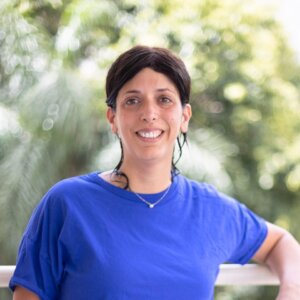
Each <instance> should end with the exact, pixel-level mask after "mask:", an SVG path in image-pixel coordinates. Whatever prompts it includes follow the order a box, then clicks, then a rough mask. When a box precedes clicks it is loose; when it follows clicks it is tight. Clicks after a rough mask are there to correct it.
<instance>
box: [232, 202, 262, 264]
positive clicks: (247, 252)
mask: <svg viewBox="0 0 300 300" xmlns="http://www.w3.org/2000/svg"><path fill="white" fill-rule="evenodd" d="M230 201H231V202H232V212H231V213H232V216H231V218H232V219H231V222H230V226H229V227H230V231H229V232H228V233H229V235H230V237H229V240H230V242H231V245H230V250H231V251H230V255H229V258H228V262H230V263H238V264H245V263H247V262H248V261H249V260H250V259H251V258H252V257H253V256H254V254H255V253H256V252H257V250H258V249H259V248H260V246H261V245H262V243H263V242H264V240H265V238H266V236H267V224H266V221H265V220H264V219H263V218H261V217H259V216H258V215H256V214H255V213H254V212H252V211H251V210H250V209H248V208H247V207H246V206H245V205H244V204H241V203H239V202H238V201H236V200H235V199H230Z"/></svg>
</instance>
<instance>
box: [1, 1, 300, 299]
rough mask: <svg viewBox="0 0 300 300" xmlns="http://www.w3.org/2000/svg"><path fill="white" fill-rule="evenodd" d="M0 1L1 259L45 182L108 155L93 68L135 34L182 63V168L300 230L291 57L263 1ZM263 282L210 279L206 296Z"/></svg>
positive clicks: (107, 163) (298, 109) (297, 78)
mask: <svg viewBox="0 0 300 300" xmlns="http://www.w3.org/2000/svg"><path fill="white" fill-rule="evenodd" d="M0 9H1V13H0V118H1V119H0V180H1V183H2V184H1V188H0V222H1V224H0V244H1V249H0V252H1V264H14V262H15V254H16V251H17V245H18V242H19V239H20V236H21V233H22V231H23V230H24V227H25V224H26V223H27V220H28V217H29V215H30V213H31V211H32V209H33V207H34V206H35V205H36V204H37V202H38V201H39V199H40V197H41V196H42V194H43V193H45V192H46V190H47V189H48V188H49V187H50V186H51V185H52V184H53V183H54V182H56V181H58V180H59V179H61V178H63V177H67V176H72V175H74V174H79V173H82V172H86V171H88V170H91V169H98V168H100V169H102V168H108V167H113V166H114V163H115V162H116V161H117V159H118V155H119V152H118V151H113V150H112V149H116V147H117V145H116V143H115V141H114V140H113V138H112V136H111V135H110V134H109V133H108V132H109V130H108V126H107V125H106V122H105V118H104V112H105V109H106V107H105V101H104V100H105V92H104V81H105V76H106V72H107V68H108V66H109V65H110V63H111V62H112V61H113V60H114V59H115V58H116V57H117V55H118V54H120V53H121V52H123V51H124V50H125V49H128V48H129V47H131V46H133V45H135V44H147V45H158V46H164V47H169V48H171V49H173V50H174V51H175V52H177V53H178V54H179V55H180V56H181V57H182V58H183V59H184V61H185V62H186V64H187V66H188V69H189V71H190V74H191V77H192V81H193V91H192V99H191V103H192V106H193V119H192V122H191V128H190V133H189V137H190V148H188V149H186V150H185V153H184V155H183V157H182V161H181V164H180V168H181V169H182V172H183V173H185V174H188V175H189V176H190V177H193V178H195V179H197V180H206V181H209V182H211V183H213V184H215V185H217V186H218V187H219V188H220V189H221V190H223V191H225V192H228V193H230V194H232V195H233V196H235V197H237V198H238V199H240V200H241V201H243V202H245V203H246V204H247V205H248V206H249V207H250V208H252V209H253V210H255V211H256V212H257V213H259V214H261V215H262V216H263V217H265V218H266V219H268V220H270V221H272V222H276V223H277V224H279V225H281V226H283V227H286V228H287V229H289V230H291V232H292V233H293V234H294V235H295V236H296V237H297V238H298V239H299V240H300V231H299V228H300V224H299V218H298V215H299V213H300V202H299V199H300V197H299V196H300V135H299V129H300V121H299V117H298V116H299V113H300V100H299V99H300V97H299V83H300V75H299V74H300V72H299V64H298V63H297V61H296V59H295V57H294V54H293V53H292V51H291V49H290V48H289V47H288V43H287V41H286V38H285V37H284V34H283V33H282V29H281V27H280V26H279V24H278V23H277V22H276V21H275V20H274V17H273V12H272V10H271V9H267V10H265V9H262V8H261V4H259V3H258V2H253V1H251V2H249V1H248V2H245V1H239V0H226V1H217V0H205V1H196V0H187V1H186V3H185V5H184V6H183V5H182V1H179V0H172V1H170V0H167V1H165V0H164V1H163V0H152V1H150V0H145V1H137V0H125V1H119V0H113V1H112V0H103V1H97V0H89V1H79V0H69V1H62V0H39V1H35V0H19V1H17V0H15V1H2V2H1V4H0ZM232 12H234V13H232ZM4 112H5V113H4ZM5 116H6V117H5ZM191 162H193V163H192V164H191ZM195 162H197V165H196V167H195ZM1 292H2V291H1ZM274 293H275V290H274V289H272V288H268V289H264V288H257V289H255V288H253V289H250V290H248V289H239V288H236V289H224V288H220V289H218V291H217V296H216V298H217V299H229V298H230V299H249V297H250V298H251V299H262V298H260V296H259V295H263V299H272V297H273V298H274ZM1 299H2V297H1Z"/></svg>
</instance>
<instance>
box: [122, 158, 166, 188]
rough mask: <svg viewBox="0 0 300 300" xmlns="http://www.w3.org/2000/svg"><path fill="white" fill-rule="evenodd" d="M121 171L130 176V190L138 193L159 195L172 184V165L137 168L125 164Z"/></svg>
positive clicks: (141, 166) (152, 165) (151, 165)
mask: <svg viewBox="0 0 300 300" xmlns="http://www.w3.org/2000/svg"><path fill="white" fill-rule="evenodd" d="M129 166H130V167H129ZM120 171H122V172H124V173H125V174H126V175H127V176H128V178H129V185H130V189H131V190H132V191H134V192H136V193H145V194H148V193H149V194H150V193H158V192H161V191H162V190H164V189H166V188H167V187H168V186H169V185H170V184H171V163H168V164H162V163H160V164H155V163H149V164H148V165H146V166H145V165H139V166H135V165H134V164H131V163H126V162H124V163H123V164H122V166H121V169H120Z"/></svg>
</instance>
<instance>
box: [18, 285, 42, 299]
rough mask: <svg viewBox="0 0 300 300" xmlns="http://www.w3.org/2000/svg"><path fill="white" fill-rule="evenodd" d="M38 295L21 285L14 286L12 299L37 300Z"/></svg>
mask: <svg viewBox="0 0 300 300" xmlns="http://www.w3.org/2000/svg"><path fill="white" fill-rule="evenodd" d="M39 299H40V298H39V296H37V295H36V294H34V293H33V292H31V291H29V290H27V289H25V288H23V287H21V286H16V288H15V290H14V296H13V300H39Z"/></svg>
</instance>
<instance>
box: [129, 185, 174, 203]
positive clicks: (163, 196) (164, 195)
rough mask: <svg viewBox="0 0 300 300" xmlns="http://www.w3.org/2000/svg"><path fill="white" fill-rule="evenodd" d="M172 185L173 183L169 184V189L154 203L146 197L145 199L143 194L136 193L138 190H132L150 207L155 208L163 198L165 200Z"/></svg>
mask: <svg viewBox="0 0 300 300" xmlns="http://www.w3.org/2000/svg"><path fill="white" fill-rule="evenodd" d="M170 187H171V184H170V185H169V187H168V188H167V190H166V191H165V192H164V194H163V195H162V196H161V197H160V198H159V199H158V200H157V201H156V202H154V203H151V202H149V201H147V200H146V199H144V198H143V197H142V196H141V195H139V194H138V193H136V192H134V191H132V190H131V191H132V192H133V193H134V194H135V195H136V196H137V197H138V198H139V199H140V200H142V201H143V202H144V203H146V204H147V205H148V206H149V208H154V207H155V206H156V205H157V204H158V203H159V202H160V201H161V200H163V199H164V198H165V197H166V195H167V194H168V192H169V189H170Z"/></svg>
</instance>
